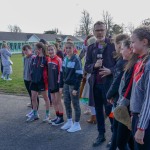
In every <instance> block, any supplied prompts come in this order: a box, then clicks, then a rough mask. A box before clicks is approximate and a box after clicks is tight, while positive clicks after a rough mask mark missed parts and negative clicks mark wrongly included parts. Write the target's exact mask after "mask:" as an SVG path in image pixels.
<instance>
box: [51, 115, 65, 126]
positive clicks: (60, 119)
mask: <svg viewBox="0 0 150 150" xmlns="http://www.w3.org/2000/svg"><path fill="white" fill-rule="evenodd" d="M63 123H64V119H63V117H58V118H57V120H56V121H55V122H53V123H52V125H53V126H58V125H61V124H63Z"/></svg>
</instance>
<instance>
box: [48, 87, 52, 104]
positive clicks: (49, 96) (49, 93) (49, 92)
mask: <svg viewBox="0 0 150 150" xmlns="http://www.w3.org/2000/svg"><path fill="white" fill-rule="evenodd" d="M48 98H49V101H50V104H52V100H51V90H50V89H48Z"/></svg>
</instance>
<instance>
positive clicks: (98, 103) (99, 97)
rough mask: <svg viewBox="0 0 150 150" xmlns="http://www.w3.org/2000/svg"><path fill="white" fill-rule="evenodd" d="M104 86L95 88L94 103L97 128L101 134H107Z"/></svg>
mask: <svg viewBox="0 0 150 150" xmlns="http://www.w3.org/2000/svg"><path fill="white" fill-rule="evenodd" d="M101 86H103V85H95V87H94V103H95V110H96V119H97V127H98V132H99V134H104V133H105V121H104V111H103V104H104V102H103V94H102V92H103V91H102V87H101Z"/></svg>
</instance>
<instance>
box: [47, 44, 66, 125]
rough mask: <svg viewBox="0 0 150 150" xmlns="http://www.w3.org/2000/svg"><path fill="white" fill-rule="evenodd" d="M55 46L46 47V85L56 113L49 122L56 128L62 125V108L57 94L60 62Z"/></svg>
mask: <svg viewBox="0 0 150 150" xmlns="http://www.w3.org/2000/svg"><path fill="white" fill-rule="evenodd" d="M56 51H57V50H56V47H55V45H49V46H48V54H49V56H50V57H49V59H48V84H49V89H50V92H51V100H52V103H53V105H54V109H55V111H56V117H55V118H54V119H52V120H50V123H52V125H54V126H57V125H60V124H63V123H64V119H63V106H62V102H61V95H60V93H59V80H60V68H61V65H62V60H61V58H60V57H58V56H57V55H56Z"/></svg>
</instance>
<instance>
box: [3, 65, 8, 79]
mask: <svg viewBox="0 0 150 150" xmlns="http://www.w3.org/2000/svg"><path fill="white" fill-rule="evenodd" d="M6 75H7V67H3V79H4V80H5V79H6Z"/></svg>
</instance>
